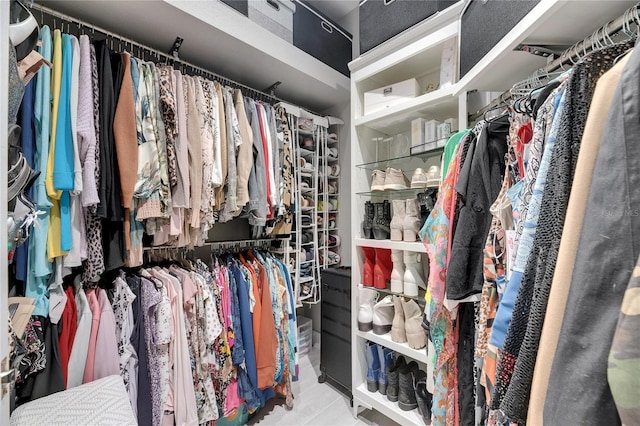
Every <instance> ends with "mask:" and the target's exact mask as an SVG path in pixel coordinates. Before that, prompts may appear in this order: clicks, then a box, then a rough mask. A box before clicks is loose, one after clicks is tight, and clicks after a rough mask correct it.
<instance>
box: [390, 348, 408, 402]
mask: <svg viewBox="0 0 640 426" xmlns="http://www.w3.org/2000/svg"><path fill="white" fill-rule="evenodd" d="M406 365H407V362H406V361H405V360H404V357H403V356H399V357H398V358H396V362H395V363H394V364H393V365H391V366H389V368H388V369H387V380H388V382H389V384H388V385H387V399H388V400H389V401H391V402H397V401H398V388H399V381H398V376H399V374H400V370H402V369H403V368H405V367H406Z"/></svg>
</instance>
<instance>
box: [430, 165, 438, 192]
mask: <svg viewBox="0 0 640 426" xmlns="http://www.w3.org/2000/svg"><path fill="white" fill-rule="evenodd" d="M440 179H441V176H440V167H438V166H431V167H429V171H428V172H427V187H428V188H438V187H439V186H440Z"/></svg>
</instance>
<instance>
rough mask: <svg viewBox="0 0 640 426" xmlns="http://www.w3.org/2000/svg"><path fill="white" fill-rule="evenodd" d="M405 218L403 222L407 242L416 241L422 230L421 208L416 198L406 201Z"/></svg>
mask: <svg viewBox="0 0 640 426" xmlns="http://www.w3.org/2000/svg"><path fill="white" fill-rule="evenodd" d="M405 212H406V213H405V216H404V221H403V222H402V229H403V231H404V240H405V241H411V242H414V241H416V236H417V234H418V231H419V230H420V207H419V206H418V200H417V199H416V198H410V199H408V200H406V204H405Z"/></svg>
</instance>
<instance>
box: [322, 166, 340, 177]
mask: <svg viewBox="0 0 640 426" xmlns="http://www.w3.org/2000/svg"><path fill="white" fill-rule="evenodd" d="M325 171H326V173H327V176H330V177H338V176H340V166H339V165H337V164H332V165H330V166H327V167H326V169H325Z"/></svg>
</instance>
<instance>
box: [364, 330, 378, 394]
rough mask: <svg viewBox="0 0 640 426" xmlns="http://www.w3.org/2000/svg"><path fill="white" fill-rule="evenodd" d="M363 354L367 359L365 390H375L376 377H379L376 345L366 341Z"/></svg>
mask: <svg viewBox="0 0 640 426" xmlns="http://www.w3.org/2000/svg"><path fill="white" fill-rule="evenodd" d="M364 354H365V358H366V359H367V390H368V391H369V392H375V391H377V390H378V379H379V378H380V359H379V358H378V348H377V345H376V344H375V343H373V342H370V341H367V342H366V343H365V352H364Z"/></svg>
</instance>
